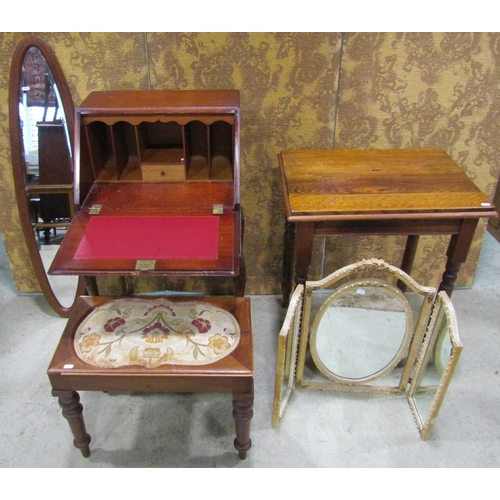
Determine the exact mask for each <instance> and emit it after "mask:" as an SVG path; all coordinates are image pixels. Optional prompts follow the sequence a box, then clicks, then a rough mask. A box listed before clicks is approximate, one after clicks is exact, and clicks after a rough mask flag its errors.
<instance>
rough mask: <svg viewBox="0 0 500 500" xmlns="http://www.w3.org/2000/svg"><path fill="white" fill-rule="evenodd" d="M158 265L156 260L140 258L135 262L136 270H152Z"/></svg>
mask: <svg viewBox="0 0 500 500" xmlns="http://www.w3.org/2000/svg"><path fill="white" fill-rule="evenodd" d="M155 265H156V260H138V261H137V262H136V263H135V270H136V271H152V270H154V268H155Z"/></svg>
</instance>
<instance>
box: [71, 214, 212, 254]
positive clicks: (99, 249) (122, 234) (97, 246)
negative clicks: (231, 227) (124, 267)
mask: <svg viewBox="0 0 500 500" xmlns="http://www.w3.org/2000/svg"><path fill="white" fill-rule="evenodd" d="M218 243H219V218H218V217H216V216H200V217H198V216H194V217H192V216H179V217H141V216H137V217H134V216H131V217H125V216H117V217H113V216H97V217H92V218H91V219H90V221H89V224H88V226H87V228H86V229H85V233H84V235H83V238H82V240H81V242H80V244H79V246H78V248H77V250H76V253H75V256H74V258H75V259H134V260H140V259H141V260H142V259H144V260H166V259H183V260H185V259H204V260H208V259H217V255H218Z"/></svg>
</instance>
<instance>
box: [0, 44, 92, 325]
mask: <svg viewBox="0 0 500 500" xmlns="http://www.w3.org/2000/svg"><path fill="white" fill-rule="evenodd" d="M32 48H36V49H38V51H39V52H40V53H41V54H42V56H43V57H44V59H45V62H46V65H47V67H48V68H49V71H50V73H51V76H52V79H53V82H54V83H55V84H56V86H57V89H58V93H59V97H60V101H61V102H60V104H61V106H62V107H63V108H64V114H65V117H66V126H67V128H68V135H69V138H68V139H69V141H70V145H71V148H72V147H73V146H72V140H73V129H74V106H73V101H72V98H71V93H70V90H69V87H68V84H67V82H66V78H65V77H64V73H63V71H62V69H61V66H60V64H59V61H58V60H57V57H56V56H55V54H54V52H53V50H52V49H51V47H50V46H49V45H48V44H47V43H46V42H45V41H44V40H42V39H41V38H38V37H36V36H27V37H26V38H24V39H23V40H21V42H20V43H19V44H18V46H17V47H16V50H15V52H14V55H13V57H12V64H11V69H10V81H9V124H10V148H11V160H12V173H13V176H14V185H15V190H16V200H17V206H18V210H19V217H20V222H21V227H22V230H23V234H24V239H25V241H26V246H27V248H28V252H29V256H30V260H31V263H32V266H33V269H34V272H35V275H36V278H37V280H38V283H39V285H40V288H41V291H42V293H43V295H44V297H45V299H46V300H47V302H48V304H49V306H50V307H51V308H52V309H53V310H54V311H55V312H56V313H57V314H58V315H60V316H62V317H66V318H67V317H69V315H70V312H71V309H72V304H71V305H69V306H64V305H62V304H61V302H60V300H59V299H58V297H57V296H56V295H55V293H54V290H53V287H52V285H51V283H50V281H49V279H48V276H47V273H46V270H45V268H44V265H43V262H42V259H41V256H40V253H39V248H38V244H37V241H36V238H35V233H34V228H33V226H32V222H31V217H30V210H29V206H28V196H29V195H30V189H31V190H33V186H32V187H31V188H30V187H29V186H28V185H27V183H26V174H25V168H26V167H25V160H24V153H23V151H24V149H23V137H22V127H21V125H22V122H21V118H20V116H19V93H20V91H21V82H22V70H23V64H24V61H25V57H26V55H27V53H28V51H29V50H30V49H32ZM34 189H35V190H36V189H37V187H35V188H34ZM53 189H55V190H56V191H57V192H59V193H64V194H67V195H68V196H69V197H70V198H71V201H72V194H71V192H72V186H70V185H65V186H61V185H59V186H54V187H53ZM56 191H51V190H50V188H49V187H47V186H44V187H41V186H40V187H39V192H40V193H42V194H43V193H47V192H56ZM70 206H71V203H70ZM84 289H85V285H84V282H83V280H79V281H78V286H76V289H75V298H76V296H78V295H80V294H82V293H83V291H84Z"/></svg>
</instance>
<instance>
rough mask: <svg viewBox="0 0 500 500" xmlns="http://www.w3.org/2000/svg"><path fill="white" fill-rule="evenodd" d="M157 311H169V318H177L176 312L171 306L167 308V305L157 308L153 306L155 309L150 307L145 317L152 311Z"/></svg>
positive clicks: (160, 305) (157, 306) (159, 305)
mask: <svg viewBox="0 0 500 500" xmlns="http://www.w3.org/2000/svg"><path fill="white" fill-rule="evenodd" d="M156 309H163V310H165V311H167V314H168V315H169V316H175V311H174V310H173V309H172V308H171V307H170V306H167V305H165V304H158V305H156V306H153V307H150V308H149V309H148V310H147V311H146V312H145V313H144V316H147V315H148V314H149V313H150V312H151V311H154V310H156Z"/></svg>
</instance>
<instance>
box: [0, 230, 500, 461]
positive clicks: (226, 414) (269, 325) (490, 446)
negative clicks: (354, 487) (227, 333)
mask: <svg viewBox="0 0 500 500" xmlns="http://www.w3.org/2000/svg"><path fill="white" fill-rule="evenodd" d="M499 250H500V247H499V243H497V242H496V241H495V240H494V239H493V238H492V237H491V236H490V235H489V234H487V235H486V240H485V243H484V246H483V249H482V253H481V259H480V262H479V266H478V270H477V276H476V279H475V283H474V286H473V287H472V289H467V290H456V291H455V292H454V295H453V303H454V305H455V308H456V311H457V316H458V325H459V331H460V337H461V339H462V342H463V344H464V351H463V354H462V357H461V359H460V363H459V365H458V368H457V371H456V373H455V377H454V379H453V381H452V383H451V386H450V388H449V391H448V395H447V398H446V399H445V401H444V404H443V407H442V408H441V413H440V414H439V417H438V418H437V420H436V422H435V425H434V430H433V433H432V435H431V438H430V440H429V441H426V442H424V441H422V440H421V439H420V437H419V434H418V432H417V429H416V427H415V424H414V421H413V418H412V415H411V412H410V410H409V407H408V404H407V402H406V399H405V398H404V397H403V396H369V395H347V394H342V393H333V392H315V391H306V390H297V391H295V393H294V394H293V396H292V399H291V401H290V404H289V406H288V409H287V412H286V414H285V416H284V419H283V421H282V422H281V424H280V426H279V427H278V428H277V429H273V428H272V427H271V413H272V404H273V391H274V376H275V359H276V346H277V334H278V332H279V330H280V328H281V323H282V321H283V319H284V314H285V312H284V310H283V309H282V308H281V306H280V298H279V297H277V296H252V297H251V299H252V309H253V328H254V336H255V393H256V399H255V408H254V417H253V420H252V429H251V437H252V441H253V447H252V449H251V450H250V451H249V453H248V458H247V459H246V460H244V461H240V460H239V459H238V457H237V454H236V451H235V450H234V448H233V444H232V443H233V439H234V434H233V432H234V425H233V419H232V414H231V397H230V396H229V395H217V394H214V395H207V394H205V395H196V394H195V395H147V396H143V395H110V394H105V393H92V392H84V393H82V394H81V395H82V403H83V405H84V415H85V418H86V424H87V430H88V431H89V433H90V434H91V436H92V443H91V449H92V455H91V456H90V458H88V459H85V458H83V457H82V456H81V454H80V452H79V451H78V450H77V449H76V448H74V447H73V444H72V437H71V434H70V431H69V427H68V425H67V423H66V421H65V420H64V419H63V417H62V415H61V412H60V409H59V406H58V404H57V400H56V399H55V398H53V397H52V396H51V394H50V385H49V381H48V378H47V376H46V368H47V366H48V364H49V361H50V359H51V356H52V352H53V350H54V348H55V346H56V344H57V342H58V339H59V337H60V334H61V332H62V330H63V328H64V326H65V323H66V320H64V319H61V318H59V317H57V316H55V315H54V314H53V313H52V312H51V310H50V309H49V308H48V307H47V306H46V304H45V303H44V300H43V298H42V297H41V296H20V295H19V294H18V293H17V291H16V289H15V287H14V284H13V281H12V276H11V273H10V269H9V267H8V263H7V259H6V255H5V249H4V247H3V243H1V244H0V332H1V335H0V366H1V369H2V377H1V381H0V401H1V404H0V429H1V430H0V433H1V435H0V467H3V468H7V467H9V468H13V467H30V468H33V467H45V468H47V467H53V468H59V467H78V468H84V467H93V468H98V467H231V468H234V467H238V468H264V467H266V468H277V467H280V468H284V467H317V468H324V467H498V466H499V464H500V425H499V423H500V398H499V393H500V387H499V381H500V357H499V354H498V353H499V352H500V335H499V332H498V324H499V319H500V309H499V304H500V287H499V286H498V283H500V251H499Z"/></svg>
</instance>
